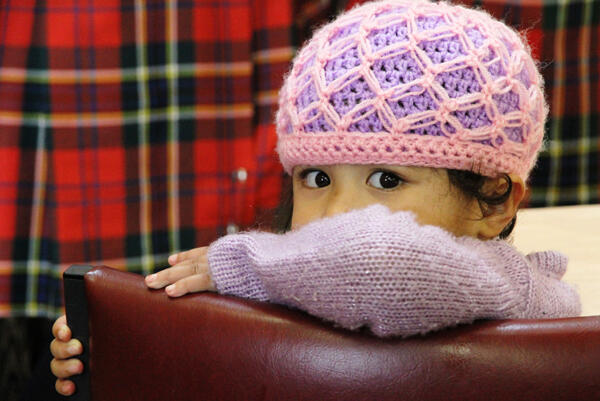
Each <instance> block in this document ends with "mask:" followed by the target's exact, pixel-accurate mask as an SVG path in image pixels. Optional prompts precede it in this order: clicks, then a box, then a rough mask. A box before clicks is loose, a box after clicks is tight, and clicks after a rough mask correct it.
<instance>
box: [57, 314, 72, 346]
mask: <svg viewBox="0 0 600 401" xmlns="http://www.w3.org/2000/svg"><path fill="white" fill-rule="evenodd" d="M52 335H53V336H54V338H57V339H58V340H60V341H69V340H70V339H71V329H69V326H67V317H66V316H65V315H62V316H61V317H59V318H58V319H56V321H55V322H54V324H53V325H52Z"/></svg>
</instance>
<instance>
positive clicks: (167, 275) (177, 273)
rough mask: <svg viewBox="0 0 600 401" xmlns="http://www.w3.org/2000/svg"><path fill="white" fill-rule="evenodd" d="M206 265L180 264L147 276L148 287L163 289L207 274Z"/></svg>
mask: <svg viewBox="0 0 600 401" xmlns="http://www.w3.org/2000/svg"><path fill="white" fill-rule="evenodd" d="M207 269H208V267H207V266H206V263H199V262H198V261H194V260H186V261H184V262H180V263H178V264H177V265H175V266H173V267H169V268H168V269H165V270H162V271H159V272H158V273H154V274H151V275H149V276H146V285H147V286H148V287H150V288H162V287H164V286H165V285H168V284H172V283H174V282H176V281H178V280H181V279H183V278H185V277H188V276H192V275H194V274H200V273H204V272H206V270H207Z"/></svg>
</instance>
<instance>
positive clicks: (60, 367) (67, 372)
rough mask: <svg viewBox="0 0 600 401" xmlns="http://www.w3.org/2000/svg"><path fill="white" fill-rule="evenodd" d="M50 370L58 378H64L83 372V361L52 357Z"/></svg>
mask: <svg viewBox="0 0 600 401" xmlns="http://www.w3.org/2000/svg"><path fill="white" fill-rule="evenodd" d="M50 370H51V371H52V374H53V375H54V376H56V377H57V378H58V379H66V378H68V377H71V376H73V375H77V374H79V373H81V372H83V363H81V361H80V360H79V359H75V358H71V359H65V360H60V359H56V358H55V359H53V360H52V361H50Z"/></svg>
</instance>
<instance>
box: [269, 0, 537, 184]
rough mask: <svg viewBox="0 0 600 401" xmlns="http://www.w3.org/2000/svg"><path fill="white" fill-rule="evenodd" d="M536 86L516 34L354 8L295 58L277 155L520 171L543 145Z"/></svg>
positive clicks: (407, 9) (427, 7) (429, 16)
mask: <svg viewBox="0 0 600 401" xmlns="http://www.w3.org/2000/svg"><path fill="white" fill-rule="evenodd" d="M546 114H547V106H546V103H545V101H544V96H543V81H542V77H541V76H540V74H539V72H538V71H537V69H536V66H535V64H534V61H533V60H532V58H531V56H530V54H529V49H528V47H527V46H526V45H525V44H524V43H523V42H522V40H521V39H520V37H519V35H518V34H517V33H516V32H515V31H513V30H512V29H511V28H508V27H507V26H506V25H504V24H503V23H501V22H499V21H497V20H495V19H493V18H492V17H491V16H489V15H488V14H486V13H484V12H482V11H476V10H471V9H467V8H464V7H461V6H453V5H449V4H446V3H443V2H440V3H430V2H429V1H424V0H383V1H376V2H371V3H367V4H365V5H362V6H359V7H356V8H354V9H352V10H350V11H348V12H346V13H344V14H342V15H340V16H339V17H338V18H337V19H336V20H334V21H333V22H331V23H329V24H327V25H325V26H324V27H323V28H321V29H320V30H318V31H317V32H316V33H315V34H314V36H313V37H312V39H311V40H309V41H308V42H307V43H306V44H305V46H304V47H303V48H302V49H301V50H300V52H299V53H298V55H297V57H296V58H295V60H294V64H293V67H292V70H291V71H290V73H289V74H288V76H287V77H286V79H285V82H284V85H283V88H282V90H281V93H280V96H279V111H278V113H277V132H278V136H279V140H278V144H277V151H278V153H279V157H280V159H281V162H282V164H283V166H284V168H285V170H286V171H287V172H289V173H291V171H292V168H293V167H294V166H295V165H298V164H309V165H328V164H396V165H409V166H425V167H437V168H450V169H459V170H470V171H473V172H476V173H479V174H482V175H485V176H491V177H494V176H497V175H499V174H501V173H516V174H518V175H519V176H520V177H522V178H523V180H527V177H528V175H529V172H530V170H531V169H532V167H533V166H534V164H535V161H536V158H537V153H538V151H539V149H540V146H541V144H542V139H543V130H544V122H545V119H546Z"/></svg>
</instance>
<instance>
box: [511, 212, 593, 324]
mask: <svg viewBox="0 0 600 401" xmlns="http://www.w3.org/2000/svg"><path fill="white" fill-rule="evenodd" d="M514 243H515V246H516V247H517V248H518V249H519V250H521V251H522V252H524V253H529V252H534V251H545V250H556V251H560V252H562V253H564V254H566V255H567V256H568V257H569V267H568V269H567V273H566V274H565V278H564V279H565V281H567V282H569V283H571V284H573V285H575V287H576V288H577V290H578V291H579V294H580V295H581V300H582V306H583V313H582V314H583V315H584V316H586V315H600V205H586V206H563V207H552V208H540V209H524V210H521V211H520V212H519V217H518V219H517V225H516V228H515V231H514Z"/></svg>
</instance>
